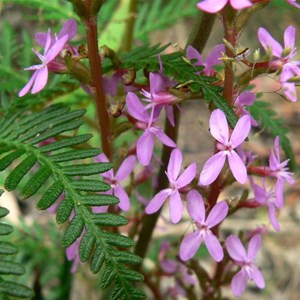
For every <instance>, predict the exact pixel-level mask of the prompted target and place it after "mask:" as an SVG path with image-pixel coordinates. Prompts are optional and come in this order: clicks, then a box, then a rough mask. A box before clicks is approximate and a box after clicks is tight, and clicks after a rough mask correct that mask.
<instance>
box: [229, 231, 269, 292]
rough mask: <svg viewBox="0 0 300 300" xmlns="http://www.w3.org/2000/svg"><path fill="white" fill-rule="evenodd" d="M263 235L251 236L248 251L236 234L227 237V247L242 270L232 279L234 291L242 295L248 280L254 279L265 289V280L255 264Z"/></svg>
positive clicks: (258, 285)
mask: <svg viewBox="0 0 300 300" xmlns="http://www.w3.org/2000/svg"><path fill="white" fill-rule="evenodd" d="M260 244H261V236H260V235H255V236H254V237H253V238H251V240H250V242H249V246H248V251H247V252H246V250H245V248H244V246H243V244H242V242H241V241H240V239H239V238H238V237H237V236H235V235H230V236H229V237H228V238H227V239H226V248H227V251H228V254H229V255H230V257H231V258H232V259H233V260H234V262H235V264H236V265H238V266H240V267H241V270H240V271H239V272H238V273H237V274H235V275H234V277H233V279H232V281H231V289H232V293H233V294H234V296H236V297H240V296H241V294H242V293H243V292H244V291H245V289H246V285H247V282H248V280H249V279H250V280H253V281H254V282H255V284H256V285H257V287H259V288H260V289H263V288H264V287H265V281H264V278H263V275H262V273H261V272H260V270H259V269H258V268H257V267H256V266H255V264H254V259H255V257H256V255H257V252H258V250H259V248H260Z"/></svg>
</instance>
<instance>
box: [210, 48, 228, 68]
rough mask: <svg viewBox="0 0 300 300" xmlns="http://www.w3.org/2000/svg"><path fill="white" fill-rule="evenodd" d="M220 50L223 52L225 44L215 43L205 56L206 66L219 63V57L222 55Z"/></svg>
mask: <svg viewBox="0 0 300 300" xmlns="http://www.w3.org/2000/svg"><path fill="white" fill-rule="evenodd" d="M222 52H225V45H223V44H220V45H216V46H215V47H214V48H213V49H212V50H211V52H210V53H209V54H208V56H207V57H206V61H205V64H206V66H207V67H212V66H215V65H219V64H221V62H222V61H221V60H220V58H221V57H222Z"/></svg>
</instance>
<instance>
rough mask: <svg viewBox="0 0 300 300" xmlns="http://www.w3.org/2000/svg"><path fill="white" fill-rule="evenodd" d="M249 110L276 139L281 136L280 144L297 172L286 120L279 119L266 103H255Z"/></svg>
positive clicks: (292, 167)
mask: <svg viewBox="0 0 300 300" xmlns="http://www.w3.org/2000/svg"><path fill="white" fill-rule="evenodd" d="M248 109H249V111H250V113H251V115H252V116H253V118H254V119H255V120H257V121H258V122H259V123H260V124H261V126H262V127H263V128H264V129H265V130H266V131H268V132H269V133H271V134H272V135H273V136H274V137H275V136H277V135H278V136H279V140H280V144H281V146H282V148H283V150H284V152H285V155H286V156H287V158H289V159H290V161H289V164H290V167H291V169H292V170H293V171H294V172H295V171H296V170H297V164H296V160H295V156H294V152H293V150H292V147H291V144H290V141H289V139H288V137H287V135H286V134H287V132H288V129H287V127H285V125H284V124H285V122H284V120H282V119H279V118H278V116H277V114H276V113H275V112H274V111H273V110H272V109H271V105H270V104H269V103H266V102H262V101H255V103H254V104H253V105H252V106H250V107H249V108H248Z"/></svg>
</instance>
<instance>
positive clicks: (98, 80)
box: [85, 1, 112, 160]
mask: <svg viewBox="0 0 300 300" xmlns="http://www.w3.org/2000/svg"><path fill="white" fill-rule="evenodd" d="M87 7H92V4H91V1H87ZM85 26H86V34H87V44H88V53H89V63H90V69H91V75H92V82H93V86H94V87H95V93H94V98H95V104H96V112H97V116H98V122H99V127H100V131H101V144H102V149H103V152H104V153H105V154H106V156H107V158H108V159H109V160H110V159H111V158H112V145H111V137H110V117H109V114H108V111H107V108H106V101H105V93H104V89H103V84H102V66H101V59H100V54H99V48H98V33H97V16H90V17H89V18H88V19H87V20H85Z"/></svg>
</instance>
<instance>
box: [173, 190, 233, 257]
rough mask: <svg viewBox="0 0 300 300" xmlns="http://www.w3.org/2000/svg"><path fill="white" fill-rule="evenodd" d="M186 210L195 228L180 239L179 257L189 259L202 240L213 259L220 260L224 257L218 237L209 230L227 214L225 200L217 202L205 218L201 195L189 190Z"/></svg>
mask: <svg viewBox="0 0 300 300" xmlns="http://www.w3.org/2000/svg"><path fill="white" fill-rule="evenodd" d="M187 210H188V212H189V215H190V216H191V218H192V219H193V220H194V221H195V225H196V227H197V229H196V230H195V231H194V232H192V233H190V234H188V235H187V236H185V237H184V239H183V240H182V242H181V245H180V250H179V255H180V258H181V259H182V260H184V261H186V260H188V259H191V258H192V257H193V256H194V255H195V254H196V252H197V250H198V249H199V247H200V245H201V243H202V242H204V243H205V245H206V248H207V250H208V252H209V254H210V255H211V256H212V257H213V259H214V260H216V261H218V262H219V261H221V260H222V259H223V257H224V253H223V249H222V246H221V244H220V242H219V240H218V238H217V237H216V236H215V235H214V234H213V233H212V232H211V228H213V227H215V226H216V225H217V224H219V223H221V222H222V221H223V220H224V219H225V217H226V216H227V213H228V205H227V203H226V202H225V201H222V202H219V203H217V204H216V205H215V206H214V207H213V208H212V210H211V211H210V213H209V214H208V216H207V218H206V217H205V206H204V203H203V199H202V196H201V195H200V194H199V193H198V192H197V191H196V190H191V191H190V192H189V193H188V195H187Z"/></svg>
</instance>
